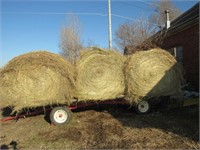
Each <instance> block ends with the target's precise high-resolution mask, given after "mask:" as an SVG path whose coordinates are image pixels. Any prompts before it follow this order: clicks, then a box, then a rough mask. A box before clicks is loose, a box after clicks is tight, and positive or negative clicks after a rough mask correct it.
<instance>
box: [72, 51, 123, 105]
mask: <svg viewBox="0 0 200 150" xmlns="http://www.w3.org/2000/svg"><path fill="white" fill-rule="evenodd" d="M123 68H124V57H123V56H122V55H121V54H119V53H117V52H116V51H111V50H103V49H99V48H95V47H93V48H90V49H86V50H84V51H82V53H81V56H80V58H79V59H78V61H77V62H76V71H77V74H76V88H77V98H78V99H79V100H82V101H87V100H106V99H115V98H117V97H121V96H122V95H123V94H124V88H125V84H124V74H123Z"/></svg>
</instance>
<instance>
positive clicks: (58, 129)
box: [0, 105, 200, 149]
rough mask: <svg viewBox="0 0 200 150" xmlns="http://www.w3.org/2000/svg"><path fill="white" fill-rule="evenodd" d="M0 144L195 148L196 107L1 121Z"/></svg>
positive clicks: (104, 109) (111, 109) (108, 109)
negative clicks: (57, 121) (63, 121)
mask: <svg viewBox="0 0 200 150" xmlns="http://www.w3.org/2000/svg"><path fill="white" fill-rule="evenodd" d="M0 144H1V149H13V148H14V149H199V147H200V144H199V106H197V105H196V106H190V107H184V108H179V109H172V110H163V109H161V108H160V109H158V108H155V109H154V111H153V112H151V113H150V114H147V115H137V114H136V112H135V111H134V109H133V108H129V107H127V106H120V105H117V106H100V107H93V108H88V109H81V110H78V111H74V112H73V118H72V120H71V122H70V123H69V124H68V125H62V126H51V125H50V124H49V123H48V122H47V121H45V119H44V116H43V115H37V116H33V117H28V118H25V119H19V120H18V121H16V120H12V121H7V122H2V123H1V137H0Z"/></svg>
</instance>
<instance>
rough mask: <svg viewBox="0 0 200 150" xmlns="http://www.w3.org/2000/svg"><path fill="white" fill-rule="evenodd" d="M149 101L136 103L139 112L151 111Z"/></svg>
mask: <svg viewBox="0 0 200 150" xmlns="http://www.w3.org/2000/svg"><path fill="white" fill-rule="evenodd" d="M150 109H151V108H150V104H149V102H147V101H145V100H142V101H140V102H139V103H138V104H137V105H136V111H137V113H138V114H147V113H149V112H150Z"/></svg>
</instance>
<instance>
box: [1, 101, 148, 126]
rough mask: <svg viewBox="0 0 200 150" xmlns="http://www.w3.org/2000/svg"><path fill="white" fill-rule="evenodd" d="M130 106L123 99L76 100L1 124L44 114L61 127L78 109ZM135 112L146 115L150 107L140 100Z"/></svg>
mask: <svg viewBox="0 0 200 150" xmlns="http://www.w3.org/2000/svg"><path fill="white" fill-rule="evenodd" d="M118 104H119V105H127V106H128V105H130V103H129V102H128V101H127V100H125V99H123V98H119V99H116V100H105V101H98V102H96V101H90V102H87V103H86V102H78V100H74V102H73V103H72V104H71V105H70V106H67V105H64V104H63V105H53V106H45V107H36V108H34V109H29V110H24V111H22V112H20V113H16V114H14V115H11V116H9V117H5V118H3V119H2V120H1V122H5V121H9V120H18V119H20V118H26V117H30V116H35V115H39V114H44V115H45V117H47V120H50V123H51V124H54V125H62V124H68V123H69V122H70V120H71V118H72V114H73V113H72V111H73V110H77V109H80V108H87V107H92V106H99V105H118ZM135 109H136V112H137V113H138V114H147V113H149V112H150V110H151V107H150V103H149V102H148V101H145V100H142V101H140V102H139V103H138V104H137V105H135Z"/></svg>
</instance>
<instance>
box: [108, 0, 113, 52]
mask: <svg viewBox="0 0 200 150" xmlns="http://www.w3.org/2000/svg"><path fill="white" fill-rule="evenodd" d="M110 1H111V0H108V32H109V40H108V41H109V49H112V23H111V3H110Z"/></svg>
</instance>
